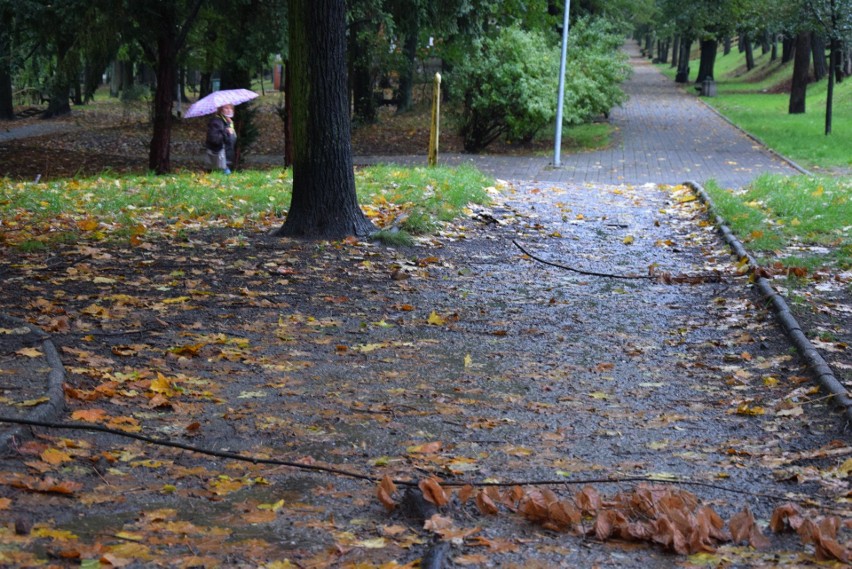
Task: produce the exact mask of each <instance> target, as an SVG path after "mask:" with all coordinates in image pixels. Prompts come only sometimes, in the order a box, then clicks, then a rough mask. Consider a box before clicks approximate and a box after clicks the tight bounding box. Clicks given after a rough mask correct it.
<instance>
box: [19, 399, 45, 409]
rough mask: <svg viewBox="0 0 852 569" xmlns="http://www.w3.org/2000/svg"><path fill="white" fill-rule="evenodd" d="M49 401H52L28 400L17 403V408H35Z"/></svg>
mask: <svg viewBox="0 0 852 569" xmlns="http://www.w3.org/2000/svg"><path fill="white" fill-rule="evenodd" d="M48 401H50V398H49V397H39V398H38V399H27V400H26V401H21V402H20V403H15V405H16V406H17V407H35V406H36V405H41V404H42V403H47V402H48Z"/></svg>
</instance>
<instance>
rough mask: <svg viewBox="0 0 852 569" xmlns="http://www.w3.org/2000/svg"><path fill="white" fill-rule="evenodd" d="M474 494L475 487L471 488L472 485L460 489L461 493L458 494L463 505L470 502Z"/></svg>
mask: <svg viewBox="0 0 852 569" xmlns="http://www.w3.org/2000/svg"><path fill="white" fill-rule="evenodd" d="M473 492H474V487H473V486H471V485H470V484H465V485H464V486H462V487H461V488H459V492H458V498H459V502H461V503H462V504H466V503H467V501H468V500H470V497H471V496H473Z"/></svg>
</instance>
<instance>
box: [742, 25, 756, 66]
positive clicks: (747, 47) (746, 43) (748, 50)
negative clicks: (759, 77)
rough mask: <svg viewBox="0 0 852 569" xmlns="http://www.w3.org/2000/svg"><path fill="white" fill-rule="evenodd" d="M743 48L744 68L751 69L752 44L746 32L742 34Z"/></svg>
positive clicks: (752, 58)
mask: <svg viewBox="0 0 852 569" xmlns="http://www.w3.org/2000/svg"><path fill="white" fill-rule="evenodd" d="M742 38H743V50H744V51H745V59H746V69H747V70H748V71H751V70H752V69H754V45H753V44H752V41H751V38H750V37H749V36H748V34H743V36H742Z"/></svg>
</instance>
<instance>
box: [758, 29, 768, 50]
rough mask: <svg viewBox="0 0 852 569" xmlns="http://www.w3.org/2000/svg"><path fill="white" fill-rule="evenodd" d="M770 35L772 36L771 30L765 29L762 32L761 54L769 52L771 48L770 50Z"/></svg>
mask: <svg viewBox="0 0 852 569" xmlns="http://www.w3.org/2000/svg"><path fill="white" fill-rule="evenodd" d="M769 37H770V34H769V30H764V32H763V34H761V36H760V54H761V55H766V54H767V53H769V50H770V46H769Z"/></svg>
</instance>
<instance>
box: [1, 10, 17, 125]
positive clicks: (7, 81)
mask: <svg viewBox="0 0 852 569" xmlns="http://www.w3.org/2000/svg"><path fill="white" fill-rule="evenodd" d="M3 18H4V22H7V23H8V22H9V19H7V17H6V16H5V15H3ZM11 57H12V42H11V38H10V37H9V30H8V25H7V24H4V25H3V29H0V120H7V121H10V120H13V119H14V118H15V108H14V105H13V104H12V103H13V101H12V70H11V68H10V65H9V62H10V59H11Z"/></svg>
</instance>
